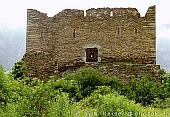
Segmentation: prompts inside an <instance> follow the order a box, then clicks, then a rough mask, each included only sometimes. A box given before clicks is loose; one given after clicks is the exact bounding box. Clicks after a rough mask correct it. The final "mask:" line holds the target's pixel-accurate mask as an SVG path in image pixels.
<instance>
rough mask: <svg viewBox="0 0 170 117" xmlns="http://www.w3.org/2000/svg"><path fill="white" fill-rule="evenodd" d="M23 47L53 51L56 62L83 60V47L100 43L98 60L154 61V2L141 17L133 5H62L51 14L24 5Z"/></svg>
mask: <svg viewBox="0 0 170 117" xmlns="http://www.w3.org/2000/svg"><path fill="white" fill-rule="evenodd" d="M27 21H28V23H27V24H28V25H27V47H26V48H27V50H26V53H29V52H35V51H44V52H53V53H54V54H55V55H56V56H57V59H58V62H60V63H62V62H69V61H85V57H86V54H85V49H86V48H87V47H100V48H99V55H98V56H99V57H100V58H101V61H107V60H108V59H109V60H111V61H137V62H139V63H145V64H147V63H152V64H155V59H156V52H155V48H156V47H155V45H156V43H155V42H156V41H155V40H156V38H155V6H151V7H149V8H148V11H147V13H146V15H145V17H140V13H139V12H138V11H137V9H135V8H98V9H89V10H87V11H86V16H84V11H83V10H75V9H66V10H63V11H62V12H60V13H58V14H57V15H55V16H54V17H47V15H46V14H44V13H41V12H39V11H37V10H34V9H28V20H27Z"/></svg>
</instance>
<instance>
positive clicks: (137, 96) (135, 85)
mask: <svg viewBox="0 0 170 117" xmlns="http://www.w3.org/2000/svg"><path fill="white" fill-rule="evenodd" d="M128 86H129V88H130V90H128V92H127V94H125V95H126V96H127V97H128V98H129V99H132V100H135V101H136V102H137V103H141V104H142V105H143V106H147V105H150V104H153V102H154V100H155V98H156V97H157V95H158V93H157V92H158V89H159V86H158V84H157V83H156V82H155V81H154V79H153V78H152V77H151V76H150V75H145V76H143V77H142V78H140V79H137V78H132V79H131V81H130V82H129V85H128Z"/></svg>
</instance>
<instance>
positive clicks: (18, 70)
mask: <svg viewBox="0 0 170 117" xmlns="http://www.w3.org/2000/svg"><path fill="white" fill-rule="evenodd" d="M25 71H26V65H25V64H24V62H23V61H22V60H21V61H19V62H17V63H15V65H14V67H13V68H12V74H13V75H14V79H15V80H17V79H19V80H21V79H24V77H25Z"/></svg>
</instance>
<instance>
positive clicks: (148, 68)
mask: <svg viewBox="0 0 170 117" xmlns="http://www.w3.org/2000/svg"><path fill="white" fill-rule="evenodd" d="M82 67H92V68H94V69H97V70H99V71H100V72H102V73H104V74H107V75H108V74H109V75H111V76H116V77H118V78H119V79H120V81H122V82H126V81H128V80H129V79H130V78H131V77H135V78H141V77H142V76H143V75H146V74H150V75H151V76H153V77H154V78H155V80H156V81H157V82H161V76H160V75H161V69H160V65H153V64H146V65H142V64H114V63H103V62H101V63H86V64H85V63H84V62H77V63H65V64H63V65H62V66H59V69H58V70H59V76H63V75H64V73H65V72H66V71H67V72H74V71H75V70H77V69H79V68H82Z"/></svg>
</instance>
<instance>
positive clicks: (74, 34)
mask: <svg viewBox="0 0 170 117" xmlns="http://www.w3.org/2000/svg"><path fill="white" fill-rule="evenodd" d="M75 36H76V33H75V29H74V31H73V37H74V38H75Z"/></svg>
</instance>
